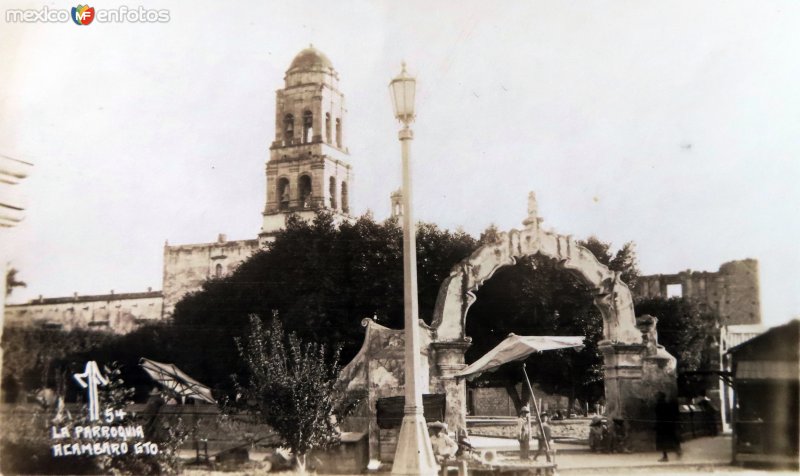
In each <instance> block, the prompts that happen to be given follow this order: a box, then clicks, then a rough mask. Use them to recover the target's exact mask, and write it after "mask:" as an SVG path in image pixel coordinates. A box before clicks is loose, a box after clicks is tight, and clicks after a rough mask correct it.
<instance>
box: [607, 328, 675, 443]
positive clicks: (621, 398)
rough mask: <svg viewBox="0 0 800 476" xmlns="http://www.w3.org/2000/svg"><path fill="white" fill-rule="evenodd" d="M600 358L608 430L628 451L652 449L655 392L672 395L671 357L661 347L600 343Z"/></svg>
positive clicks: (672, 373)
mask: <svg viewBox="0 0 800 476" xmlns="http://www.w3.org/2000/svg"><path fill="white" fill-rule="evenodd" d="M599 348H600V351H601V352H602V353H603V358H604V361H605V363H604V366H603V370H604V381H605V396H606V408H607V413H608V417H609V420H610V421H609V423H610V428H611V430H612V431H615V432H616V436H617V438H619V439H620V440H623V441H622V442H621V445H620V446H622V447H623V448H626V449H629V450H632V451H643V450H651V449H653V448H654V447H655V431H654V429H655V428H654V427H655V403H656V396H657V394H658V392H664V393H665V394H666V395H667V396H675V395H676V393H677V383H676V376H675V358H674V357H672V356H671V355H669V354H668V353H667V352H666V351H665V350H664V349H663V347H660V346H652V347H651V346H648V345H647V344H644V343H643V344H615V343H611V342H608V341H603V342H600V344H599Z"/></svg>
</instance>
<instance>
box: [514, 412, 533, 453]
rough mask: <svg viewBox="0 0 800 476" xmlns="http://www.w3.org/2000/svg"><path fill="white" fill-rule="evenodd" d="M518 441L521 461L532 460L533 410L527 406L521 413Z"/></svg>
mask: <svg viewBox="0 0 800 476" xmlns="http://www.w3.org/2000/svg"><path fill="white" fill-rule="evenodd" d="M517 441H519V457H520V459H530V457H531V410H530V408H528V406H527V405H525V406H523V407H522V409H520V411H519V423H518V425H517Z"/></svg>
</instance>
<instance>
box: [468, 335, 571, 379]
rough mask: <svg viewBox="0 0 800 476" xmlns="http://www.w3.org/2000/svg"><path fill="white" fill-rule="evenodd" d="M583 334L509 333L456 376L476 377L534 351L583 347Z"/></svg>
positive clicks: (523, 357)
mask: <svg viewBox="0 0 800 476" xmlns="http://www.w3.org/2000/svg"><path fill="white" fill-rule="evenodd" d="M583 339H584V337H583V336H518V335H516V334H509V335H508V337H506V338H505V340H503V342H500V343H499V344H497V347H495V348H494V349H492V350H490V351H489V352H487V353H486V355H484V356H483V357H481V358H480V359H478V360H476V361H475V362H473V363H472V364H470V365H469V366H468V367H467V368H465V369H464V370H462V371H461V372H458V373H457V374H456V377H467V376H472V377H477V375H478V374H481V373H483V372H491V371H493V370H496V369H497V368H498V367H500V366H501V365H503V364H505V363H508V362H514V361H517V360H525V358H526V357H528V356H529V355H531V354H532V353H534V352H542V351H545V350H557V349H570V348H576V349H578V350H580V349H581V348H583Z"/></svg>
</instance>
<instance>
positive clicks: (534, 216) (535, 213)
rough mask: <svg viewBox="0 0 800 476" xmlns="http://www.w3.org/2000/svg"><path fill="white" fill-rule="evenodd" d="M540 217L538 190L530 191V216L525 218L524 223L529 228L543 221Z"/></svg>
mask: <svg viewBox="0 0 800 476" xmlns="http://www.w3.org/2000/svg"><path fill="white" fill-rule="evenodd" d="M541 221H542V219H541V218H539V204H538V203H537V202H536V192H532V191H531V192H528V218H526V219H525V220H523V222H522V223H523V224H524V225H525V226H527V227H529V228H532V227H534V226H536V225H537V224H539V223H541Z"/></svg>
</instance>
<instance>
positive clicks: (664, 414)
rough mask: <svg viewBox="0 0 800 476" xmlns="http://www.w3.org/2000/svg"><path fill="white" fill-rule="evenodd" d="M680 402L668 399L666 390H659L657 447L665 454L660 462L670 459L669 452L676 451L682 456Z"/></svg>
mask: <svg viewBox="0 0 800 476" xmlns="http://www.w3.org/2000/svg"><path fill="white" fill-rule="evenodd" d="M679 416H680V413H679V411H678V404H677V402H676V401H674V400H673V401H667V396H666V394H665V393H664V392H658V400H657V401H656V449H657V450H658V451H661V452H662V454H663V456H662V457H661V459H660V460H659V461H660V462H667V461H669V456H667V453H668V452H670V451H674V452H675V453H676V454H677V455H678V457H679V458H680V457H681V454H682V453H681V442H680V438H679V437H678V418H679Z"/></svg>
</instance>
